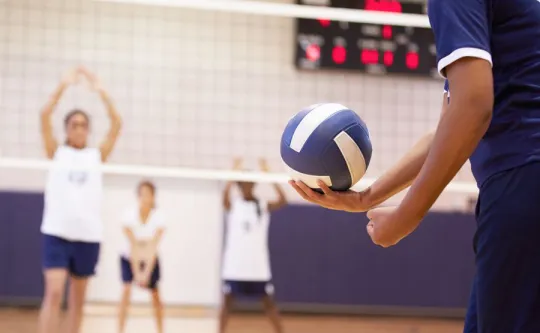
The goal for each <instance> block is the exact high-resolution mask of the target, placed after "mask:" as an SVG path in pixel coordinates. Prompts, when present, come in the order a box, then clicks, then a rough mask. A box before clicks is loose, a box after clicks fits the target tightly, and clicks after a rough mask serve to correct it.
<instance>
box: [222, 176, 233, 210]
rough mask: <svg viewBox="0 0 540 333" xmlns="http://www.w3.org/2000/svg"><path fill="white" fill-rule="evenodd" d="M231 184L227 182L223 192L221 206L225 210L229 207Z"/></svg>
mask: <svg viewBox="0 0 540 333" xmlns="http://www.w3.org/2000/svg"><path fill="white" fill-rule="evenodd" d="M233 184H234V183H233V182H228V183H227V184H226V185H225V189H224V190H223V206H224V207H225V209H229V208H230V207H231V189H232V187H233Z"/></svg>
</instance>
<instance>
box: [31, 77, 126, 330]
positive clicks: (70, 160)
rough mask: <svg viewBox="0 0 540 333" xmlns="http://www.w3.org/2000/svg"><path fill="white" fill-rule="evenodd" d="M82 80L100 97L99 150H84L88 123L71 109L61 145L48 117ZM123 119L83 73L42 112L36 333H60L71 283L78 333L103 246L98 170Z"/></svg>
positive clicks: (70, 320)
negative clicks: (103, 120) (43, 172)
mask: <svg viewBox="0 0 540 333" xmlns="http://www.w3.org/2000/svg"><path fill="white" fill-rule="evenodd" d="M81 78H83V79H86V80H87V82H88V83H89V84H90V85H91V87H92V88H93V89H94V90H95V91H96V92H97V93H98V94H99V95H100V96H101V99H102V100H103V103H104V104H105V107H106V109H107V111H108V114H109V118H110V121H111V127H110V130H109V132H108V134H107V137H106V138H105V140H104V141H103V143H102V144H101V146H100V148H99V149H98V148H89V147H87V142H88V135H89V131H90V118H89V116H88V115H87V114H86V113H85V112H84V111H81V110H73V111H71V112H69V113H68V114H67V116H66V117H65V118H64V127H65V131H66V141H65V143H64V144H59V143H58V141H57V140H56V138H55V136H54V134H53V128H52V124H51V117H52V114H53V112H54V109H55V108H56V105H57V104H58V101H59V100H60V98H61V96H62V94H63V93H64V91H65V90H66V89H68V87H69V86H70V85H72V84H75V83H77V82H79V80H80V79H81ZM120 127H121V120H120V116H119V115H118V113H117V112H116V110H115V108H114V106H113V104H112V102H111V100H110V98H109V96H108V94H107V93H106V92H105V91H104V90H103V89H102V88H101V86H100V85H99V83H98V81H97V79H96V78H95V76H94V75H93V74H91V73H90V72H88V71H87V70H86V69H84V68H78V69H75V70H73V71H72V72H70V73H69V74H68V75H66V77H65V78H64V79H63V80H62V82H61V83H60V85H59V86H58V88H57V89H56V90H55V92H54V94H53V95H52V96H51V98H50V100H49V101H48V102H47V104H46V105H45V107H44V108H43V111H42V113H41V133H42V138H43V142H44V144H45V151H46V153H47V157H48V158H49V159H52V160H53V165H52V167H51V169H50V170H49V175H48V179H47V185H46V188H45V209H44V212H43V222H42V225H41V232H42V233H43V238H44V247H43V272H44V277H45V295H44V297H43V303H42V306H41V312H40V316H39V330H38V332H39V333H57V332H59V331H60V330H59V327H58V321H59V317H60V307H61V303H62V300H63V298H64V287H65V285H66V281H67V280H68V278H69V299H68V315H67V318H66V325H67V327H66V328H65V329H64V330H63V331H65V332H69V333H77V332H79V330H80V326H81V320H82V310H83V303H84V298H85V293H86V287H87V282H88V278H90V277H91V276H92V275H93V274H94V271H95V267H96V264H97V261H98V256H99V247H100V242H101V237H102V236H101V233H102V221H101V194H102V179H101V178H102V176H101V171H100V170H99V167H100V165H101V163H102V162H104V161H106V160H107V158H108V157H109V154H110V153H111V152H112V150H113V147H114V144H115V143H116V139H117V137H118V134H119V132H120Z"/></svg>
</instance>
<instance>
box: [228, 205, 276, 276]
mask: <svg viewBox="0 0 540 333" xmlns="http://www.w3.org/2000/svg"><path fill="white" fill-rule="evenodd" d="M257 205H258V207H257ZM269 226H270V213H269V211H268V204H267V203H266V202H262V201H258V203H257V202H255V201H246V200H244V199H242V198H238V199H235V200H233V201H232V202H231V208H230V211H229V212H228V214H227V237H226V240H225V251H224V256H223V272H222V278H223V279H224V280H232V281H270V280H271V279H272V273H271V270H270V254H269V250H268V229H269Z"/></svg>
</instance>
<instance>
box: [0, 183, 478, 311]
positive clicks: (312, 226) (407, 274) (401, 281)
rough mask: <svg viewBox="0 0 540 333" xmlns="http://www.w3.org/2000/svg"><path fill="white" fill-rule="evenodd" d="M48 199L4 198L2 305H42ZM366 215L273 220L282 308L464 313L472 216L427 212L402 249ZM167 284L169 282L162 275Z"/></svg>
mask: <svg viewBox="0 0 540 333" xmlns="http://www.w3.org/2000/svg"><path fill="white" fill-rule="evenodd" d="M42 211H43V195H42V194H37V193H17V192H0V301H5V300H15V301H18V300H27V299H36V300H39V299H40V298H41V296H42V292H43V279H42V274H41V246H42V245H41V244H42V242H41V237H40V232H39V226H40V223H41V215H42ZM366 223H367V219H366V216H365V214H349V213H343V212H336V211H330V210H326V209H323V208H319V207H315V206H305V205H291V206H288V207H287V208H284V209H282V210H280V211H278V212H276V213H274V214H273V215H272V223H271V226H270V241H269V244H270V252H271V262H272V270H273V275H274V284H275V286H276V298H277V300H278V301H279V302H280V303H281V304H285V305H286V304H308V305H309V304H314V305H330V306H333V305H344V306H356V305H358V306H368V307H369V306H389V307H430V308H464V307H465V306H466V303H467V299H468V295H469V289H470V284H471V281H472V277H473V274H474V256H473V250H472V238H473V233H474V230H475V226H476V224H475V222H474V218H473V216H472V215H466V214H459V213H430V214H428V216H427V217H426V218H425V220H424V222H423V223H422V225H421V226H420V227H419V228H418V230H416V231H415V232H414V233H413V234H412V235H410V236H409V237H408V238H406V239H404V240H402V241H401V242H400V243H399V244H398V245H397V246H395V247H392V248H389V249H383V248H380V247H377V246H375V245H373V244H372V243H371V240H370V239H369V237H368V236H367V234H366V230H365V226H366ZM165 278H166V277H165Z"/></svg>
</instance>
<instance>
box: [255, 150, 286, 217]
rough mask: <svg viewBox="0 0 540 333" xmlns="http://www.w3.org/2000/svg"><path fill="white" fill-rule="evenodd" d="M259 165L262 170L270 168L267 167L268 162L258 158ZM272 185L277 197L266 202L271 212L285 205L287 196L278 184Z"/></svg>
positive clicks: (265, 170)
mask: <svg viewBox="0 0 540 333" xmlns="http://www.w3.org/2000/svg"><path fill="white" fill-rule="evenodd" d="M259 165H260V167H261V171H262V172H269V171H270V168H269V167H268V163H267V162H266V160H265V159H263V158H261V159H260V160H259ZM273 186H274V190H275V191H276V193H277V196H278V198H277V200H276V201H272V202H269V203H268V210H269V211H271V212H273V211H275V210H278V209H280V208H282V207H284V206H285V205H287V197H286V196H285V192H284V191H283V189H282V188H281V186H280V185H279V184H273Z"/></svg>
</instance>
